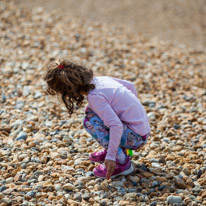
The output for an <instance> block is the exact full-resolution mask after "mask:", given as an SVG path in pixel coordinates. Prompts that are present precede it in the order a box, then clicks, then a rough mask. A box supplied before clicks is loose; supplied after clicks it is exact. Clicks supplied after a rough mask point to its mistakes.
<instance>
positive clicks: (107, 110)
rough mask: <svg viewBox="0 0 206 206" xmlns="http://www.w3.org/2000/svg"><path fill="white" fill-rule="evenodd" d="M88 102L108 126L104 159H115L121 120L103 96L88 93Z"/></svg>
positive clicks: (120, 132) (120, 135) (121, 131)
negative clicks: (107, 139)
mask: <svg viewBox="0 0 206 206" xmlns="http://www.w3.org/2000/svg"><path fill="white" fill-rule="evenodd" d="M88 102H89V107H90V108H91V109H92V110H93V111H94V112H95V113H96V114H97V115H98V116H99V117H100V119H102V121H103V122H104V125H105V126H107V127H108V128H109V136H110V140H109V146H108V150H107V155H106V158H105V159H107V160H113V161H116V154H117V149H118V147H119V144H120V140H121V137H122V133H123V125H122V122H121V120H120V119H119V117H118V116H117V115H116V113H115V112H114V110H113V109H112V108H111V106H110V105H109V103H108V102H107V101H106V99H105V98H104V97H103V96H100V95H98V94H95V93H92V94H90V95H88Z"/></svg>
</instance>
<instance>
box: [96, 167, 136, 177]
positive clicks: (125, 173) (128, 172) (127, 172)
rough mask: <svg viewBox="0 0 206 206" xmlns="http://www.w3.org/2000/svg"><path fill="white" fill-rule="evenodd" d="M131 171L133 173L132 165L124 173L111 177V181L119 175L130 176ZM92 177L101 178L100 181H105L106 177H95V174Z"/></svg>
mask: <svg viewBox="0 0 206 206" xmlns="http://www.w3.org/2000/svg"><path fill="white" fill-rule="evenodd" d="M133 171H134V167H133V165H132V164H131V167H130V168H129V169H128V170H125V171H123V172H121V173H119V174H116V175H113V176H111V179H113V178H115V177H117V176H120V175H124V176H126V175H129V174H131V173H132V172H133ZM93 174H94V173H93ZM94 176H95V177H99V178H102V179H106V177H100V176H97V175H95V174H94Z"/></svg>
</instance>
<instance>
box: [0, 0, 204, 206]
mask: <svg viewBox="0 0 206 206" xmlns="http://www.w3.org/2000/svg"><path fill="white" fill-rule="evenodd" d="M0 19H1V21H0V45H1V47H0V63H1V64H0V65H1V66H0V67H1V74H0V90H1V96H0V103H1V110H0V121H1V123H0V206H6V205H12V206H13V205H14V206H17V205H21V206H30V205H37V206H43V205H47V206H52V205H56V206H61V205H82V206H90V205H95V206H106V205H114V206H119V205H120V206H123V205H125V206H129V205H138V206H145V205H150V206H155V205H176V206H179V205H180V206H181V205H182V206H183V205H192V206H202V205H206V69H205V68H206V62H205V59H206V53H204V52H200V51H197V50H192V49H187V48H183V47H178V46H177V45H176V46H174V45H172V44H169V43H167V42H161V41H156V40H152V39H147V38H145V37H144V36H136V37H135V36H133V35H132V34H130V33H127V32H126V31H125V30H124V29H122V28H117V27H112V26H108V25H104V24H100V23H91V22H87V21H82V20H80V19H78V18H70V19H65V18H64V17H62V16H60V14H59V13H56V12H55V11H53V12H52V13H49V12H48V11H45V10H43V9H41V8H38V9H35V8H34V9H33V10H32V11H30V10H27V9H23V8H21V9H20V8H18V6H17V5H14V4H13V3H12V2H11V1H7V0H2V1H1V2H0ZM61 57H68V58H70V59H71V60H72V61H77V62H79V63H81V64H84V65H86V66H88V67H91V68H93V70H94V72H95V74H96V75H112V76H115V77H118V78H124V79H127V80H130V81H133V82H134V83H135V85H136V88H137V91H138V94H139V98H140V100H141V101H142V103H143V104H144V106H145V109H146V111H147V112H148V116H149V118H150V122H151V128H152V133H151V137H150V139H149V142H148V144H147V145H146V146H145V147H144V148H143V149H142V150H140V151H136V152H134V157H133V164H134V166H135V170H134V172H133V173H132V174H131V175H129V176H127V177H124V176H120V177H118V178H115V179H113V180H102V179H99V178H95V177H94V176H93V174H92V170H93V168H94V167H95V165H94V164H93V163H91V162H90V161H89V159H88V153H90V152H92V151H94V150H96V149H98V148H99V147H98V144H97V143H96V142H95V141H93V140H92V138H91V137H90V136H89V135H88V134H87V133H86V132H85V131H84V130H83V127H82V124H81V122H82V119H83V113H84V110H83V107H81V108H77V112H76V113H75V114H74V115H72V116H70V115H69V114H68V112H67V111H66V109H65V108H64V106H63V104H61V103H59V102H58V101H57V100H56V99H54V98H51V97H49V96H48V95H47V94H46V91H45V89H46V85H45V83H44V82H43V80H42V75H43V74H44V69H43V66H44V65H45V63H47V62H48V61H50V60H53V59H56V58H61Z"/></svg>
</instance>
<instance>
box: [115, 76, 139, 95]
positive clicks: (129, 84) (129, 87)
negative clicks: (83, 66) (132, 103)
mask: <svg viewBox="0 0 206 206" xmlns="http://www.w3.org/2000/svg"><path fill="white" fill-rule="evenodd" d="M111 78H112V79H114V80H115V81H117V82H119V83H120V84H122V85H123V86H125V87H126V88H127V89H129V90H130V91H131V92H132V93H133V94H134V95H135V96H136V97H137V90H136V88H135V86H134V84H133V83H132V82H130V81H127V80H122V79H118V78H115V77H111Z"/></svg>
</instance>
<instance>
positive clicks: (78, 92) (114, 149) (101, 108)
mask: <svg viewBox="0 0 206 206" xmlns="http://www.w3.org/2000/svg"><path fill="white" fill-rule="evenodd" d="M44 80H45V81H46V82H47V85H48V89H47V90H48V93H49V94H51V95H61V98H62V100H63V102H64V104H65V106H66V108H67V109H68V111H69V113H70V114H72V113H73V112H74V104H77V105H78V106H80V105H81V104H82V103H83V100H84V98H85V97H86V98H87V100H88V105H87V106H86V109H85V118H84V121H83V125H84V128H85V129H86V130H87V132H89V133H90V134H91V135H92V136H93V138H94V139H96V140H97V142H99V144H101V146H103V147H104V150H101V151H98V152H94V153H92V154H91V155H90V157H89V158H90V160H91V161H93V162H101V163H102V162H104V164H101V165H99V166H98V167H96V168H95V169H94V171H93V172H94V175H95V176H97V177H102V178H108V179H109V178H113V177H116V176H118V175H128V174H130V173H131V172H132V171H133V167H132V165H131V162H130V158H129V156H128V155H127V153H126V152H125V151H126V149H132V150H137V149H139V148H140V147H142V146H143V145H144V144H145V143H146V142H147V139H148V137H149V133H150V126H149V122H148V117H147V115H146V112H145V110H144V108H143V106H142V104H141V103H140V101H139V100H138V98H137V92H136V89H135V87H134V85H133V84H132V83H131V82H129V81H125V80H120V79H117V78H113V77H108V76H100V77H94V76H93V72H92V70H91V69H88V68H86V67H84V66H79V65H76V64H74V63H72V62H70V61H69V60H67V59H63V60H60V61H58V62H52V63H50V64H49V65H48V66H47V73H46V75H45V77H44Z"/></svg>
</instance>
